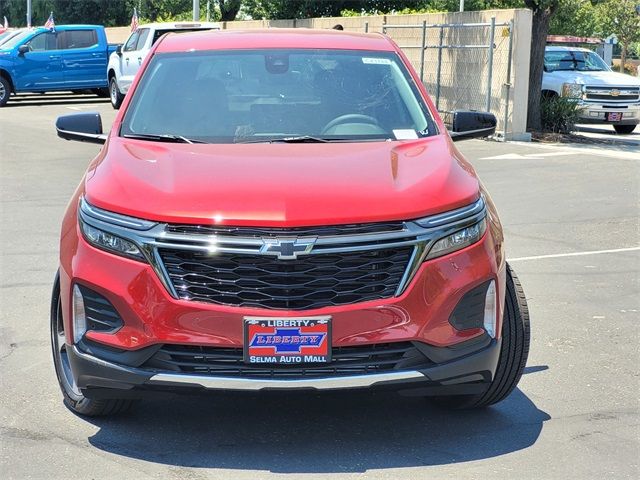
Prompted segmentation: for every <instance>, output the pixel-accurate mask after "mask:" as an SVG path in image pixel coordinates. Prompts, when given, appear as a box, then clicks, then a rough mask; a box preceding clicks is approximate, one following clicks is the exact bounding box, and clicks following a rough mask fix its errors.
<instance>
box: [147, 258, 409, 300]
mask: <svg viewBox="0 0 640 480" xmlns="http://www.w3.org/2000/svg"><path fill="white" fill-rule="evenodd" d="M158 252H159V254H160V257H161V258H162V261H163V263H164V266H165V268H166V270H167V273H168V276H169V279H170V280H171V282H172V283H173V286H174V288H175V290H176V292H177V294H178V296H179V297H180V298H182V299H187V300H197V301H202V302H210V303H219V304H225V305H234V306H239V307H257V308H269V309H286V310H304V309H312V308H321V307H326V306H332V305H344V304H350V303H356V302H363V301H367V300H379V299H383V298H389V297H392V296H393V295H394V293H395V291H396V289H397V288H398V285H399V284H400V281H401V280H402V276H403V274H404V272H405V270H406V269H407V265H408V263H409V259H410V258H411V254H412V252H413V247H412V246H408V247H398V248H387V249H380V250H368V251H361V252H357V251H356V252H345V253H336V254H316V255H302V256H299V257H298V258H297V259H295V260H281V259H278V258H277V257H273V256H268V255H254V254H225V253H216V254H211V253H207V252H202V251H192V250H182V249H169V248H159V249H158Z"/></svg>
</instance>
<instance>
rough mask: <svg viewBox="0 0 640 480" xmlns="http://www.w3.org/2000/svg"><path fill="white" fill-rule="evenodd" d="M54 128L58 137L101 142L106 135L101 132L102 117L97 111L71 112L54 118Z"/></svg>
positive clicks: (105, 138) (104, 140)
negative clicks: (56, 118)
mask: <svg viewBox="0 0 640 480" xmlns="http://www.w3.org/2000/svg"><path fill="white" fill-rule="evenodd" d="M56 130H57V132H58V136H59V137H60V138H64V139H65V140H75V141H77V142H89V143H98V144H103V143H104V142H106V140H107V136H106V135H105V134H103V133H102V119H101V118H100V114H99V113H97V112H90V113H73V114H71V115H63V116H61V117H58V120H56Z"/></svg>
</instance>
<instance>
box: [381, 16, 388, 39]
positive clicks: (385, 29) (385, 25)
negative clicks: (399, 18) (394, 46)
mask: <svg viewBox="0 0 640 480" xmlns="http://www.w3.org/2000/svg"><path fill="white" fill-rule="evenodd" d="M382 33H383V34H385V35H386V34H387V19H386V18H385V19H384V21H383V22H382Z"/></svg>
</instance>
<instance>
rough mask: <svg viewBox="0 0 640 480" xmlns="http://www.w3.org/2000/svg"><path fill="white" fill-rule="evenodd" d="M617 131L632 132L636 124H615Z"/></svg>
mask: <svg viewBox="0 0 640 480" xmlns="http://www.w3.org/2000/svg"><path fill="white" fill-rule="evenodd" d="M613 129H614V130H615V131H616V133H631V132H633V131H634V130H635V129H636V126H635V125H614V126H613Z"/></svg>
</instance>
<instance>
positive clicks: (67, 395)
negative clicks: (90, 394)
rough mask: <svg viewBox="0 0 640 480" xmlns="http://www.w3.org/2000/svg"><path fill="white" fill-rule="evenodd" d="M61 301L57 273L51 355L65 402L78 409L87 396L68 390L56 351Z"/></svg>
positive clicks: (53, 293) (52, 315)
mask: <svg viewBox="0 0 640 480" xmlns="http://www.w3.org/2000/svg"><path fill="white" fill-rule="evenodd" d="M59 302H60V274H59V273H56V278H55V281H54V285H53V292H52V294H51V318H50V332H51V355H52V357H53V366H54V369H55V372H56V379H57V380H58V385H59V386H60V391H61V392H62V396H63V397H64V402H65V403H66V404H67V405H68V406H69V407H70V408H72V409H73V410H76V409H77V407H78V405H79V404H80V403H81V402H82V401H83V400H86V398H85V397H84V396H82V395H80V396H78V395H76V394H75V393H74V392H69V391H68V390H67V387H66V384H65V382H64V380H63V379H62V375H63V374H62V372H61V369H62V365H60V362H61V359H60V355H59V353H58V352H57V351H56V342H55V336H56V329H57V322H58V307H59Z"/></svg>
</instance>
